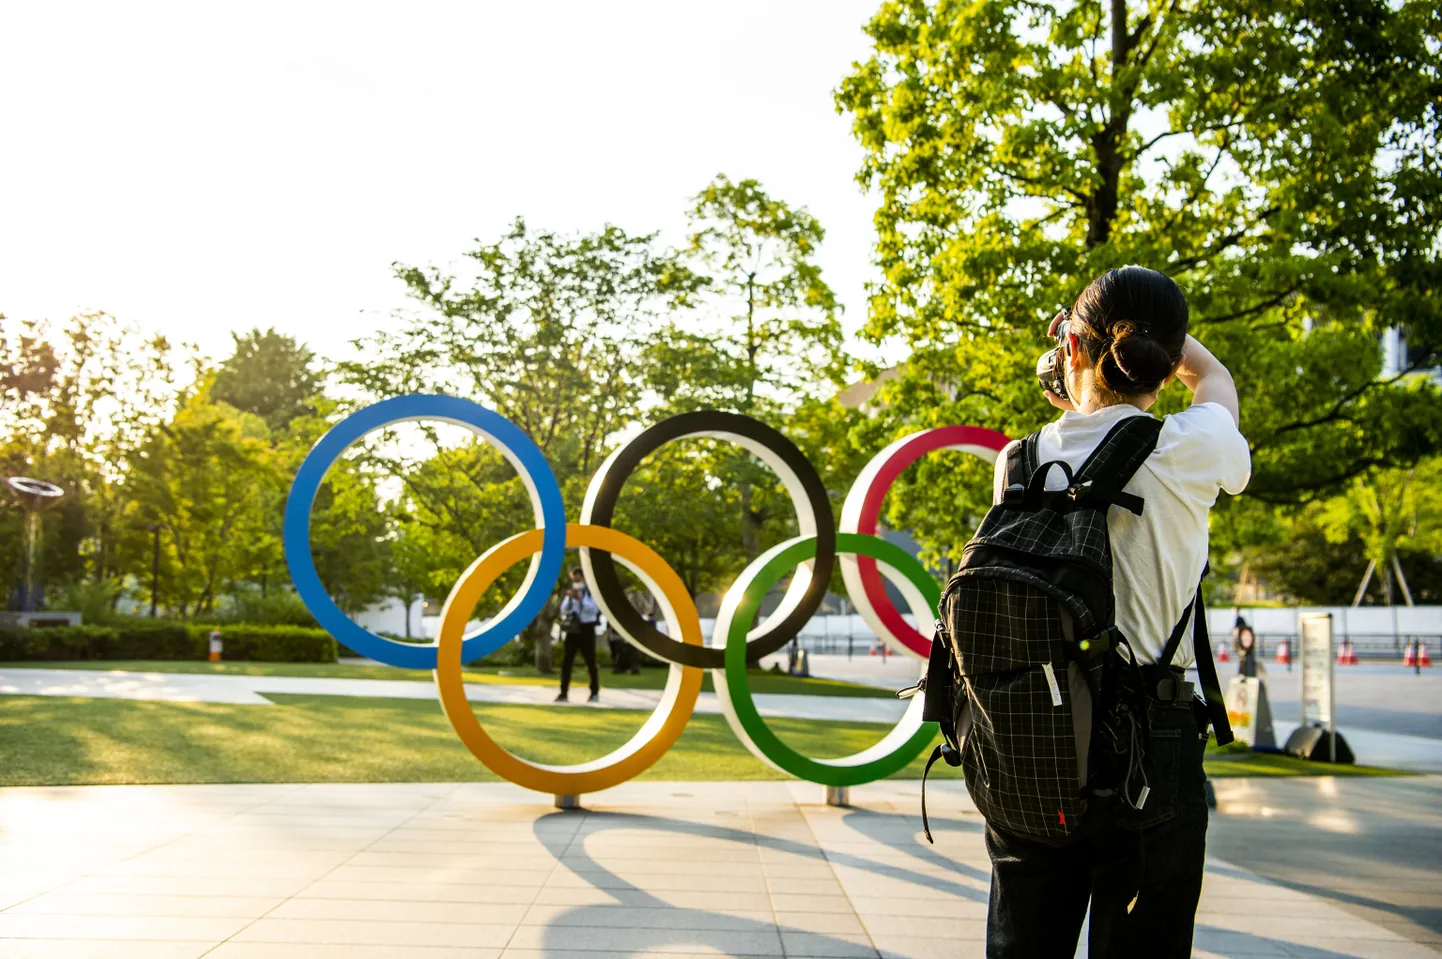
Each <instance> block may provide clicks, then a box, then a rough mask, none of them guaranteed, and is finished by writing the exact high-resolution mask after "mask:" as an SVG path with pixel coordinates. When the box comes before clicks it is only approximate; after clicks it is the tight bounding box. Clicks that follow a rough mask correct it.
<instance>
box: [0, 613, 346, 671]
mask: <svg viewBox="0 0 1442 959" xmlns="http://www.w3.org/2000/svg"><path fill="white" fill-rule="evenodd" d="M213 628H214V627H212V626H202V625H185V624H182V623H153V624H151V623H147V624H144V625H139V624H137V625H124V626H48V627H41V628H30V627H23V626H21V627H3V628H0V661H12V662H13V661H18V660H86V659H96V660H104V659H206V658H207V657H208V656H209V651H210V645H209V637H210V631H211V629H213ZM220 632H221V638H222V639H223V640H224V642H225V652H224V653H223V654H222V658H224V659H233V660H261V661H268V662H277V663H333V662H335V660H336V645H335V640H334V639H332V638H331V636H330V634H329V633H326V632H325V631H324V630H319V629H305V628H303V627H300V626H246V625H234V626H222V627H221V628H220Z"/></svg>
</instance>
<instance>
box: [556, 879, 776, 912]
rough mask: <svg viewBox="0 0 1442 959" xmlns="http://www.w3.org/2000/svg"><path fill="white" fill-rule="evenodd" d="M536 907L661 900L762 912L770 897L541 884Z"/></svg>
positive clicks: (679, 905) (768, 907)
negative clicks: (543, 885)
mask: <svg viewBox="0 0 1442 959" xmlns="http://www.w3.org/2000/svg"><path fill="white" fill-rule="evenodd" d="M535 902H536V905H538V906H605V905H621V906H642V907H649V906H653V905H655V904H656V903H658V902H659V903H663V904H664V905H667V906H671V907H674V908H677V909H701V910H709V911H712V912H720V913H727V914H731V913H738V914H744V913H764V912H768V911H770V910H771V909H772V902H773V897H771V896H768V895H767V894H766V893H764V892H712V891H698V890H694V889H688V890H677V889H671V890H666V891H660V890H644V889H598V888H596V887H595V886H577V887H564V886H545V887H543V888H541V889H540V890H538V891H537V892H536V898H535Z"/></svg>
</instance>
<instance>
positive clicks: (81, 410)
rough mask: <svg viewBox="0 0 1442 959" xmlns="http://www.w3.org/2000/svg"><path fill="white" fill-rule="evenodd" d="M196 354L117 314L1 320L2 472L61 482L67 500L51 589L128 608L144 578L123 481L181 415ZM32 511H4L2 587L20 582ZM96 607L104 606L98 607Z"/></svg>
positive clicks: (55, 539) (51, 559)
mask: <svg viewBox="0 0 1442 959" xmlns="http://www.w3.org/2000/svg"><path fill="white" fill-rule="evenodd" d="M185 366H186V364H185V356H184V353H183V352H181V351H177V350H175V349H174V348H173V347H172V346H171V345H170V344H169V343H168V342H167V341H166V340H165V339H164V338H163V337H147V336H144V335H142V334H141V333H140V332H139V331H138V330H136V329H135V328H134V327H131V326H127V325H125V324H122V323H120V322H119V321H117V320H116V319H115V318H114V317H112V316H110V315H109V314H106V313H88V314H82V315H79V316H75V317H72V318H70V319H69V320H67V321H64V322H62V323H49V322H45V321H26V320H8V319H5V318H4V317H3V316H0V465H3V467H4V470H5V475H17V474H18V475H25V476H34V477H37V478H40V479H45V480H49V481H51V482H54V483H58V484H59V485H60V486H61V487H63V488H64V489H65V490H66V494H67V495H66V498H65V500H64V501H62V503H61V505H60V506H59V508H58V509H56V510H55V511H53V512H52V513H50V514H49V515H47V517H46V519H45V523H44V532H45V539H44V543H43V547H42V550H41V556H40V567H41V573H42V577H43V580H44V582H45V583H46V584H47V585H48V586H49V587H51V588H57V587H61V586H66V585H67V584H73V585H75V588H76V589H77V590H80V591H82V592H84V591H85V587H82V586H80V585H79V581H81V580H89V581H92V582H93V583H96V584H100V585H101V586H102V587H103V588H100V589H99V590H98V591H97V590H90V591H89V593H88V595H91V596H92V597H93V596H94V595H99V594H104V595H108V596H111V597H113V598H114V599H118V598H119V597H120V595H121V594H122V592H123V591H122V590H121V588H120V584H121V582H122V581H123V580H124V578H125V576H126V575H127V574H131V573H134V572H136V570H133V569H131V568H130V567H129V566H128V565H127V564H126V562H125V557H126V555H127V551H126V550H125V549H124V546H123V543H122V540H123V538H124V536H125V535H126V529H125V526H124V522H123V514H124V512H125V509H126V504H125V502H124V498H123V497H122V496H121V495H120V494H119V486H118V484H119V481H120V479H121V476H122V472H123V464H124V463H125V462H126V460H127V457H128V456H129V453H130V451H132V450H133V449H134V448H135V447H136V445H137V444H138V443H139V442H141V441H142V439H143V438H144V437H145V436H146V435H147V434H148V433H149V432H150V431H151V430H152V429H154V427H155V426H156V424H158V423H160V422H162V421H163V420H164V419H165V417H167V416H168V415H169V414H170V411H171V410H173V408H174V396H175V390H176V384H177V382H178V381H179V380H180V379H182V378H183V377H184V376H185V373H186V370H185ZM20 527H21V517H20V511H19V510H18V508H16V507H15V505H14V504H13V502H12V501H11V500H10V498H9V497H8V496H7V497H3V505H0V581H3V588H4V591H5V594H6V595H9V594H10V593H11V591H12V590H13V588H14V586H15V583H16V576H17V574H18V572H19V563H18V562H16V559H17V558H18V557H19V555H20V542H21V534H20ZM87 605H89V606H92V607H93V606H94V604H93V602H91V601H87Z"/></svg>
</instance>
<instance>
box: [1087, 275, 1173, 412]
mask: <svg viewBox="0 0 1442 959" xmlns="http://www.w3.org/2000/svg"><path fill="white" fill-rule="evenodd" d="M1133 317H1137V318H1139V319H1133ZM1071 328H1072V330H1073V332H1075V333H1077V335H1078V337H1079V338H1080V339H1081V342H1082V344H1083V348H1084V349H1085V350H1086V354H1087V357H1088V358H1089V359H1090V360H1091V361H1092V363H1093V364H1094V365H1095V367H1094V368H1095V370H1096V385H1097V387H1098V388H1099V389H1101V390H1102V391H1104V392H1105V393H1106V394H1109V396H1108V397H1107V400H1108V402H1112V403H1116V402H1120V401H1121V400H1122V399H1124V398H1125V397H1128V396H1135V395H1138V394H1145V393H1155V392H1156V391H1157V390H1158V389H1160V388H1161V385H1162V383H1163V382H1164V381H1165V380H1166V378H1167V377H1168V376H1170V375H1171V374H1172V370H1173V369H1174V368H1175V367H1176V365H1177V362H1178V361H1179V360H1180V359H1181V358H1182V350H1183V349H1184V348H1185V346H1186V340H1187V298H1186V297H1185V296H1184V295H1183V294H1182V290H1181V287H1179V286H1177V284H1176V283H1175V282H1173V280H1172V279H1171V277H1169V276H1166V275H1165V274H1163V273H1158V272H1157V271H1156V270H1149V269H1147V268H1146V267H1144V266H1124V267H1120V268H1118V269H1115V270H1107V271H1106V272H1105V273H1103V274H1102V275H1101V276H1099V277H1097V278H1096V279H1095V280H1093V281H1092V282H1091V283H1090V284H1089V285H1088V286H1087V288H1086V289H1085V290H1083V291H1082V293H1081V295H1080V296H1078V297H1077V300H1076V304H1075V305H1074V306H1073V307H1072V326H1071Z"/></svg>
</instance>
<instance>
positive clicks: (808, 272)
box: [646, 175, 843, 558]
mask: <svg viewBox="0 0 1442 959" xmlns="http://www.w3.org/2000/svg"><path fill="white" fill-rule="evenodd" d="M688 220H689V223H690V243H689V247H688V250H687V253H688V257H689V259H690V261H691V263H692V264H693V267H694V269H695V271H696V273H697V274H698V275H699V276H700V277H702V278H703V279H704V281H705V284H704V286H701V287H699V288H698V289H697V291H696V292H695V293H694V294H693V295H692V296H691V297H690V298H689V299H688V300H687V301H686V303H687V305H688V306H690V307H692V309H691V310H690V311H688V312H687V313H686V315H685V316H684V317H681V318H678V319H676V320H674V321H673V322H672V323H670V324H668V325H667V326H666V327H664V328H663V329H662V330H661V331H660V332H659V333H658V335H656V336H655V337H654V338H653V339H652V340H651V342H650V344H649V347H648V350H647V364H646V366H647V369H648V371H649V377H648V385H649V387H650V388H651V389H652V390H653V391H654V392H655V393H656V394H657V395H658V396H659V398H660V400H661V402H662V404H663V408H664V409H665V410H667V411H668V412H675V411H682V410H689V409H700V408H713V409H724V410H733V411H735V412H738V413H745V414H747V415H750V416H754V417H756V418H758V419H761V420H763V421H766V422H769V423H771V424H772V425H775V426H779V425H781V423H782V421H783V420H784V418H785V416H786V413H787V412H788V411H789V410H791V409H794V408H795V407H796V406H797V405H798V404H800V403H803V402H806V401H807V400H812V399H815V398H816V397H818V396H820V395H823V394H824V393H826V392H828V391H829V390H831V389H834V388H835V386H836V385H837V384H838V383H839V382H840V376H841V372H842V368H843V352H842V332H841V323H840V319H839V314H840V306H839V305H838V303H837V302H836V296H835V294H834V293H833V292H832V290H831V287H829V286H828V285H827V284H826V281H825V280H824V279H823V278H822V275H821V268H820V266H818V265H817V263H816V262H815V258H816V254H817V250H818V248H819V246H820V244H821V241H822V240H823V239H824V237H825V230H824V229H823V228H822V226H821V224H820V222H819V221H818V220H817V219H816V218H815V217H814V216H812V215H811V214H810V213H809V212H807V210H806V209H805V208H804V207H793V206H791V205H789V204H787V203H785V202H784V201H781V200H778V199H776V198H774V197H772V196H771V195H769V194H768V193H767V192H766V191H765V189H764V188H763V187H762V186H761V184H759V183H757V182H756V181H755V180H749V179H748V180H741V181H739V182H733V181H732V180H730V179H729V178H728V177H726V176H724V175H718V176H717V177H716V178H715V179H714V180H713V181H712V182H711V183H709V184H707V186H706V188H705V189H703V190H702V191H701V192H700V193H699V194H697V196H696V197H695V198H694V200H693V205H692V207H691V209H690V210H689V211H688ZM720 449H722V448H719V447H718V452H717V454H716V455H713V456H708V457H706V458H705V460H706V461H707V462H709V463H710V464H711V467H712V468H713V469H715V470H717V471H718V472H717V473H716V474H715V475H716V476H718V477H719V478H720V479H721V481H722V482H723V483H725V484H726V485H729V486H734V487H735V488H736V490H737V491H738V493H739V496H738V504H737V505H738V509H739V510H740V513H741V519H742V522H741V525H740V529H739V532H740V535H741V544H740V545H741V548H742V550H743V553H744V555H745V556H746V557H747V558H751V557H755V556H756V555H758V554H759V553H760V551H761V549H762V544H763V541H764V540H765V539H766V538H767V537H766V535H765V528H766V527H767V526H768V524H770V523H773V522H775V521H777V520H779V519H780V518H782V517H784V516H787V515H789V512H790V503H789V501H788V500H787V498H786V495H785V491H784V490H782V489H781V488H780V484H779V483H778V482H777V481H776V479H775V477H773V476H771V475H770V474H769V473H768V472H767V470H766V468H765V467H764V466H762V465H761V464H760V462H759V461H757V460H756V459H755V458H754V457H752V456H751V455H750V454H748V453H745V452H744V451H738V450H735V449H731V448H729V447H726V448H724V449H726V450H727V451H726V452H724V453H722V452H720ZM689 462H691V463H692V464H699V463H700V462H702V460H700V459H692V460H690V461H689ZM678 465H680V464H678ZM792 525H793V526H794V524H792Z"/></svg>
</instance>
